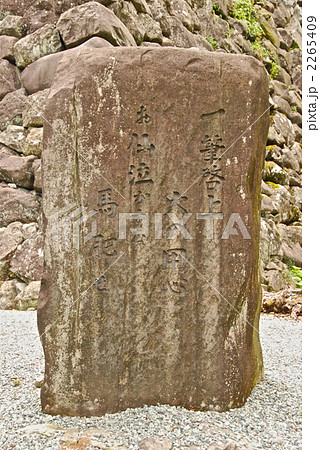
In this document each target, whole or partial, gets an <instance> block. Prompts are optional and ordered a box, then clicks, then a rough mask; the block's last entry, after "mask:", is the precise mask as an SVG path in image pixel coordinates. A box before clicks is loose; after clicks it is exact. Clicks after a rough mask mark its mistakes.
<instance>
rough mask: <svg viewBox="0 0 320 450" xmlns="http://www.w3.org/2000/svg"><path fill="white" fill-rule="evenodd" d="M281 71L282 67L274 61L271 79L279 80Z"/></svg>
mask: <svg viewBox="0 0 320 450" xmlns="http://www.w3.org/2000/svg"><path fill="white" fill-rule="evenodd" d="M279 69H280V67H279V66H278V64H277V63H276V61H274V60H273V61H272V62H271V70H270V77H271V78H273V79H275V78H277V76H278V73H279Z"/></svg>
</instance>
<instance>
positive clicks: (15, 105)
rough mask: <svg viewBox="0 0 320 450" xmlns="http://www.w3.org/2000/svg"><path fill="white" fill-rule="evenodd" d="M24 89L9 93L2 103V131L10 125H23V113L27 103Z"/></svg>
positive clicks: (0, 104) (0, 110)
mask: <svg viewBox="0 0 320 450" xmlns="http://www.w3.org/2000/svg"><path fill="white" fill-rule="evenodd" d="M26 99H27V97H26V95H25V90H24V89H18V90H17V91H14V92H9V93H8V94H7V95H6V96H5V97H4V98H3V99H2V100H1V102H0V130H1V131H3V130H5V128H6V127H7V126H8V125H22V111H23V109H24V106H25V103H26Z"/></svg>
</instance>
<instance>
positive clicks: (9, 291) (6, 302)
mask: <svg viewBox="0 0 320 450" xmlns="http://www.w3.org/2000/svg"><path fill="white" fill-rule="evenodd" d="M16 296H17V290H16V286H15V281H13V280H10V281H4V282H3V283H2V284H1V285H0V309H14V308H15V307H16V301H15V298H16Z"/></svg>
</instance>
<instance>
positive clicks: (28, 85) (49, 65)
mask: <svg viewBox="0 0 320 450" xmlns="http://www.w3.org/2000/svg"><path fill="white" fill-rule="evenodd" d="M62 57H63V53H62V52H60V53H55V54H53V55H47V56H44V57H43V58H40V59H38V60H37V61H35V62H34V63H32V64H30V65H29V66H28V67H26V68H25V69H24V70H23V71H22V73H21V81H22V84H23V86H24V87H25V89H26V90H27V91H28V93H29V94H34V93H35V92H38V91H42V90H44V89H47V88H49V87H50V86H51V83H52V81H53V78H54V76H55V73H56V70H57V67H58V65H59V62H60V60H61V59H62Z"/></svg>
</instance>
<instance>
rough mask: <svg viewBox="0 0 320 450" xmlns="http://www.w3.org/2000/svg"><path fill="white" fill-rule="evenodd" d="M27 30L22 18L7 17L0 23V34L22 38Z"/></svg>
mask: <svg viewBox="0 0 320 450" xmlns="http://www.w3.org/2000/svg"><path fill="white" fill-rule="evenodd" d="M27 30H28V25H27V22H26V20H25V19H24V17H22V16H14V15H11V14H9V15H7V16H6V17H5V18H4V19H3V20H2V21H1V22H0V34H5V35H7V36H14V37H16V38H18V39H20V38H22V37H23V36H24V35H25V34H26V32H27Z"/></svg>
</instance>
